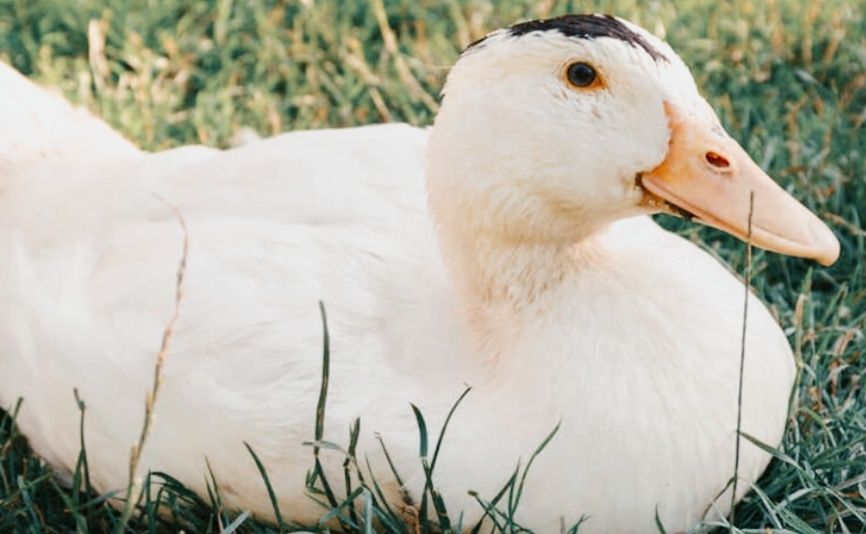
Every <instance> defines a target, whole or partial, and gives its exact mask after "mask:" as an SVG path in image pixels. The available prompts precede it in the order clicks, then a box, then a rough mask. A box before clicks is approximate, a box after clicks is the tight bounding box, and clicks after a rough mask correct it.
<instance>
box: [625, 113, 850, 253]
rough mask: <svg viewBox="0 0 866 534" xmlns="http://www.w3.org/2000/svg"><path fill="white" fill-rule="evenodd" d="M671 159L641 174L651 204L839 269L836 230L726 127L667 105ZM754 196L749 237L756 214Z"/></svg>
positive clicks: (668, 157)
mask: <svg viewBox="0 0 866 534" xmlns="http://www.w3.org/2000/svg"><path fill="white" fill-rule="evenodd" d="M664 106H665V113H666V115H667V117H668V121H669V125H670V129H671V137H670V143H669V147H668V154H667V156H666V157H665V160H664V161H663V162H662V163H661V165H659V166H658V167H656V168H655V169H653V170H652V171H650V172H648V173H644V174H642V175H641V176H640V177H639V181H638V183H639V184H640V185H642V186H643V188H644V193H645V195H644V202H643V203H644V204H645V205H648V206H652V207H656V208H659V207H661V208H662V209H663V210H666V211H671V212H673V213H676V214H680V215H683V214H685V215H686V216H691V217H692V218H694V219H696V220H697V221H698V222H701V223H703V224H706V225H707V226H712V227H714V228H718V229H719V230H722V231H725V232H727V233H729V234H731V235H734V236H736V237H738V238H740V239H742V240H744V241H747V240H751V242H752V244H754V245H755V246H757V247H761V248H765V249H767V250H772V251H774V252H780V253H782V254H788V255H791V256H800V257H803V258H812V259H814V260H817V261H818V262H819V263H821V264H822V265H832V264H833V263H834V262H835V261H836V259H837V258H838V257H839V241H838V240H837V239H836V236H835V235H833V231H832V230H830V228H828V227H827V225H826V224H824V223H823V222H821V220H820V219H818V217H816V216H815V214H813V213H812V212H811V211H809V209H808V208H806V207H805V206H803V205H802V204H800V202H798V201H797V200H796V199H795V198H794V197H792V196H791V195H789V194H788V193H787V192H786V191H785V190H784V189H782V188H781V187H780V186H779V185H778V184H777V183H776V182H774V181H773V179H772V178H770V177H769V176H767V174H766V173H765V172H764V171H762V170H761V168H760V167H759V166H758V165H757V164H756V163H755V162H754V161H752V158H750V157H749V155H748V154H747V153H746V151H745V150H743V148H742V147H741V146H740V145H739V144H738V143H737V142H736V141H734V140H733V139H731V138H730V137H729V136H728V135H727V134H726V133H725V132H724V130H722V129H721V127H720V126H718V125H717V124H715V123H713V122H711V121H710V120H708V119H701V118H698V117H695V116H692V115H688V114H686V113H684V112H683V111H681V110H680V109H679V108H677V107H676V106H675V105H673V104H670V103H668V102H665V104H664ZM753 194H754V205H753V210H754V211H753V212H752V217H751V219H752V220H751V237H750V236H749V211H750V205H751V200H750V199H751V198H752V195H753Z"/></svg>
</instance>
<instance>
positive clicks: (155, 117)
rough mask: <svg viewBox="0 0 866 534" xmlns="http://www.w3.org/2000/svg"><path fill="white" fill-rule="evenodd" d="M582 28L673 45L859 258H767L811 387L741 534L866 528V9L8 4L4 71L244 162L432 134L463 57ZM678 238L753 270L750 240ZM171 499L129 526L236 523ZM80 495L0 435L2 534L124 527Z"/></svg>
mask: <svg viewBox="0 0 866 534" xmlns="http://www.w3.org/2000/svg"><path fill="white" fill-rule="evenodd" d="M566 12H573V13H580V12H608V13H612V14H616V15H619V16H622V17H625V18H628V19H631V20H633V21H635V22H638V23H640V24H641V25H643V26H644V27H646V28H648V29H649V30H651V31H653V32H654V33H656V34H658V35H660V36H662V37H664V38H666V39H667V40H668V41H669V42H670V43H671V45H672V46H673V47H674V48H675V49H676V50H677V51H678V52H679V53H680V55H681V56H682V57H683V58H684V60H685V61H686V63H688V64H689V65H691V67H692V69H693V71H694V74H695V78H696V79H697V81H698V84H699V86H700V87H701V88H702V90H703V92H704V94H705V95H706V96H707V97H708V99H709V100H710V102H711V103H712V104H713V105H714V106H715V107H716V109H717V110H718V112H719V115H720V117H721V118H722V120H723V122H724V123H725V125H726V127H727V128H728V129H729V131H730V132H731V134H732V135H733V136H734V137H735V138H737V139H739V140H740V141H741V142H742V143H743V145H744V146H745V147H746V148H747V150H748V151H749V152H750V153H751V154H752V155H753V156H754V157H755V159H756V160H757V161H758V162H759V163H761V164H762V166H763V167H764V168H766V169H768V170H769V171H770V172H771V174H772V175H773V176H775V177H776V178H777V179H778V180H779V181H780V182H782V183H783V185H785V186H786V187H787V188H788V189H789V190H790V191H792V192H794V194H795V195H796V196H797V197H798V198H800V199H802V200H803V201H804V202H805V203H806V204H807V205H808V206H809V207H810V208H812V209H813V210H815V211H816V212H817V213H819V214H820V215H821V216H822V217H823V218H824V219H825V220H827V221H828V222H829V223H830V224H831V225H832V226H833V228H834V229H835V230H836V232H837V235H838V236H839V238H840V240H841V242H842V259H841V261H840V262H839V263H838V264H836V265H835V266H833V267H832V268H829V269H823V268H819V267H817V266H815V265H814V264H810V263H808V262H805V261H802V260H797V259H791V258H784V257H781V256H778V255H773V254H766V253H763V252H760V251H757V252H756V255H755V257H754V272H755V276H754V283H755V287H756V290H757V291H758V293H759V294H760V295H761V296H762V298H763V299H764V300H765V301H766V302H768V303H769V304H770V305H771V307H772V309H773V311H774V313H776V315H777V316H778V317H779V320H780V322H781V323H782V324H783V326H784V327H785V329H786V332H787V333H788V334H789V336H790V340H791V343H792V345H793V346H794V347H795V352H796V354H797V358H798V364H799V365H800V367H801V370H802V371H801V377H800V383H799V385H798V388H797V390H796V393H795V400H794V407H793V409H792V413H791V418H790V423H789V428H788V432H787V434H786V438H785V442H784V443H783V445H782V447H781V448H780V450H779V451H778V452H776V456H777V459H776V460H775V461H774V462H773V464H771V467H770V469H769V470H768V472H767V473H766V474H765V476H764V477H763V478H762V479H761V482H760V484H759V485H758V487H757V488H756V489H755V491H753V492H752V493H751V494H750V495H749V497H747V499H746V500H745V501H744V502H743V503H742V504H741V505H740V506H739V507H738V510H737V515H736V525H737V527H738V528H741V529H744V530H745V531H754V532H758V531H760V532H766V531H778V532H783V531H789V532H866V392H864V389H863V388H862V384H863V382H864V380H863V379H864V371H866V354H864V348H866V340H864V333H863V329H864V326H866V283H864V282H866V279H864V276H866V274H864V258H866V232H864V230H863V221H864V219H866V154H864V152H866V132H864V128H863V125H864V122H866V0H856V1H843V0H823V1H822V0H811V1H810V0H803V1H799V0H768V1H766V2H762V1H757V0H730V1H724V2H722V1H716V0H682V1H677V2H672V1H648V2H638V1H636V0H597V1H562V0H536V1H532V0H503V1H497V2H493V1H490V0H436V1H434V0H421V1H413V0H348V1H336V0H332V1H327V0H286V1H278V0H262V1H250V2H247V1H240V0H212V1H207V2H205V1H191V0H129V1H124V0H0V59H2V60H3V61H6V62H9V63H11V64H12V65H14V66H15V67H16V68H18V69H19V70H21V71H22V72H23V73H25V74H26V75H28V76H31V77H33V78H34V79H36V80H38V81H39V82H42V83H45V84H49V85H53V86H57V87H59V88H60V89H61V90H62V91H63V92H64V93H65V94H66V95H67V96H68V97H69V98H70V99H71V100H73V101H74V102H76V103H79V104H81V105H83V106H85V107H87V108H89V109H91V110H92V111H94V112H95V113H96V114H97V115H99V116H101V117H104V118H105V119H106V120H107V121H108V122H109V123H111V124H112V125H113V126H115V127H116V128H118V129H119V130H120V131H122V132H123V133H124V134H125V135H127V136H128V137H129V138H130V139H132V140H133V141H135V142H136V143H138V144H139V145H141V146H142V147H145V148H148V149H153V150H157V149H163V148H167V147H171V146H176V145H179V144H184V143H204V144H208V145H214V146H227V145H229V144H230V143H231V140H232V139H233V137H234V136H236V135H237V133H238V132H239V130H241V129H242V128H252V129H254V130H255V131H257V132H259V133H260V134H261V135H272V134H275V133H278V132H282V131H286V130H293V129H302V128H323V127H333V126H353V125H359V124H366V123H371V122H382V121H408V122H410V123H412V124H417V125H428V124H430V123H431V122H432V119H433V116H434V114H435V112H436V109H437V101H438V90H439V88H440V87H441V85H442V82H443V80H444V77H445V76H446V74H447V72H448V66H449V65H450V64H452V63H453V61H454V60H455V58H456V57H457V55H458V54H459V52H460V50H461V49H462V48H463V47H464V46H465V45H467V44H468V43H470V42H471V41H473V40H475V39H477V38H479V37H481V36H483V35H484V34H485V33H486V32H488V31H490V30H492V29H495V28H498V27H501V26H507V25H510V24H511V23H513V22H516V21H519V20H526V19H531V18H543V17H549V16H555V15H559V14H563V13H566ZM0 121H2V117H0ZM0 127H2V128H14V125H9V124H3V123H2V122H0ZM664 224H666V225H667V226H668V227H670V228H672V229H675V230H677V231H679V232H681V233H683V234H685V235H687V236H688V237H689V238H690V239H693V240H695V241H696V242H699V243H701V244H702V246H705V247H706V248H707V249H708V250H710V251H712V252H713V253H715V254H717V255H718V256H720V257H721V258H722V259H724V260H725V261H726V262H728V263H729V264H730V265H731V266H732V268H733V269H737V270H742V268H743V262H744V254H743V247H742V245H741V244H739V243H738V242H736V241H735V240H733V239H731V238H728V237H726V236H723V235H722V234H720V233H718V232H716V231H714V230H709V229H705V228H698V227H695V226H691V225H686V224H682V223H679V222H677V221H665V222H664ZM683 439H689V437H688V436H683ZM91 461H98V459H91ZM648 461H651V459H648ZM170 486H171V487H172V488H174V489H170V490H168V494H169V496H170V497H171V499H173V500H171V501H170V502H171V503H173V504H172V505H171V509H172V513H171V514H169V515H168V516H166V517H164V518H163V519H160V520H155V518H154V517H151V520H150V521H147V520H146V518H147V516H148V514H152V513H153V510H148V509H147V507H146V506H145V508H144V509H142V512H141V513H142V516H143V517H144V519H142V518H138V519H137V520H136V521H134V522H133V524H132V526H131V527H130V528H132V529H143V530H150V531H154V532H155V531H177V530H178V529H181V528H183V529H186V530H188V531H195V532H199V531H209V530H216V531H218V530H220V529H221V528H222V529H223V530H224V529H225V527H226V525H230V524H231V518H230V517H229V516H228V515H225V514H229V513H230V512H227V511H219V510H218V511H214V510H213V509H211V508H209V506H208V505H207V503H205V502H203V501H200V500H197V499H196V498H195V497H193V496H191V495H189V494H187V493H184V490H183V488H182V487H180V486H179V485H171V484H170ZM551 491H555V489H554V488H551ZM90 498H93V499H94V500H87V499H90ZM75 499H76V500H75V501H74V502H73V500H72V493H71V492H70V490H68V489H66V488H64V487H62V486H60V485H59V484H57V483H56V482H54V481H53V479H52V478H51V476H50V472H49V470H48V469H47V468H46V467H45V466H44V465H43V464H42V463H41V462H40V461H39V460H38V459H37V458H34V457H33V456H32V455H31V454H30V453H29V451H28V450H27V447H26V441H25V440H24V439H23V438H22V437H21V436H19V435H17V434H16V433H15V430H14V425H13V421H12V419H11V418H10V417H5V418H2V419H0V532H9V531H16V532H18V531H20V532H43V531H45V532H61V531H63V532H65V531H69V530H76V529H77V530H93V531H103V530H110V529H111V527H112V525H114V524H116V514H115V512H113V511H112V510H111V509H110V508H108V507H106V506H105V505H104V502H103V500H101V499H100V498H99V497H95V496H90V497H85V496H79V495H77V493H76V494H75ZM79 499H80V500H79ZM81 509H86V510H87V516H86V519H87V520H86V521H84V520H83V519H82V516H81V515H80V514H78V513H77V512H75V510H81ZM284 512H287V515H289V514H290V511H284ZM232 517H235V518H236V517H237V516H232ZM237 528H239V530H241V531H262V530H265V529H266V528H267V527H266V526H264V525H260V524H257V523H254V522H253V521H252V520H244V521H242V522H241V523H240V524H239V525H238V526H237ZM762 529H769V530H762Z"/></svg>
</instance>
